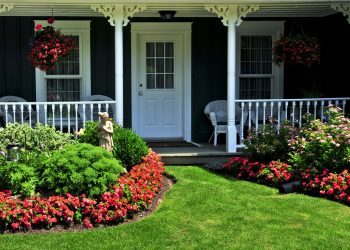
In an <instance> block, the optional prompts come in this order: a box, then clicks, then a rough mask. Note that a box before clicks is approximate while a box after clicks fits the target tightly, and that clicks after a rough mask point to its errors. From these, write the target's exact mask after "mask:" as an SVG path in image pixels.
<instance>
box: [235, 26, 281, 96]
mask: <svg viewBox="0 0 350 250" xmlns="http://www.w3.org/2000/svg"><path fill="white" fill-rule="evenodd" d="M283 31H284V22H283V21H244V22H242V24H241V25H240V26H238V28H237V40H238V41H237V52H238V57H237V60H238V61H237V68H236V70H237V73H238V74H237V77H238V79H239V76H240V72H241V71H240V57H241V56H240V53H241V39H240V37H241V36H242V35H252V36H256V35H270V36H272V42H274V41H276V40H278V39H279V38H280V36H281V34H283ZM283 76H284V68H283V66H277V65H276V64H273V65H272V86H271V89H272V93H271V99H274V98H283V87H284V80H283V78H284V77H283ZM236 98H239V81H237V86H236Z"/></svg>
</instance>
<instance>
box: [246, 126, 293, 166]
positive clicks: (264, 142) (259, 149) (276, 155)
mask: <svg viewBox="0 0 350 250" xmlns="http://www.w3.org/2000/svg"><path fill="white" fill-rule="evenodd" d="M295 132H296V129H295V128H293V127H291V126H290V125H289V124H288V123H285V124H282V125H281V127H280V130H279V131H278V130H277V128H276V124H274V123H273V121H272V122H271V123H269V124H267V125H266V126H265V128H264V129H263V130H261V131H255V130H251V131H250V132H249V137H248V139H247V140H245V141H244V144H245V145H246V149H245V154H246V155H247V156H248V157H249V159H250V160H251V161H258V162H265V163H267V162H270V161H272V160H281V161H285V160H286V159H287V158H288V153H289V151H290V148H289V147H288V140H289V139H290V138H291V137H292V135H293V134H294V133H295Z"/></svg>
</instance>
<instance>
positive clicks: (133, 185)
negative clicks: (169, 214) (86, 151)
mask: <svg viewBox="0 0 350 250" xmlns="http://www.w3.org/2000/svg"><path fill="white" fill-rule="evenodd" d="M164 170H165V169H164V167H163V163H162V162H161V161H160V157H159V156H158V155H157V154H156V153H154V152H152V151H150V152H149V154H148V155H147V156H145V157H144V158H143V162H142V163H141V164H139V165H136V166H134V167H133V168H132V170H131V171H130V172H129V173H126V174H125V175H123V176H122V177H121V178H120V179H119V180H118V181H117V183H116V184H115V186H114V191H113V192H106V193H104V194H103V195H101V197H100V198H99V199H91V198H87V197H86V196H85V195H84V194H82V195H80V196H72V195H70V194H66V195H60V196H51V197H48V198H42V197H38V196H36V197H31V198H26V199H24V200H22V199H19V198H17V197H15V196H11V191H9V190H4V191H2V192H0V230H1V231H3V232H4V231H19V230H23V231H26V230H29V229H32V228H50V227H52V226H55V225H64V226H67V227H68V226H71V225H73V224H82V223H83V225H84V226H85V227H86V228H92V227H93V226H95V225H99V224H112V223H118V222H121V221H123V220H124V219H125V218H127V217H128V216H131V215H132V214H133V213H135V212H136V211H139V210H141V209H145V208H147V207H148V205H149V204H151V203H152V199H153V197H154V196H155V194H156V193H157V192H158V191H159V189H160V188H161V186H162V184H161V181H162V178H163V175H162V174H163V172H164Z"/></svg>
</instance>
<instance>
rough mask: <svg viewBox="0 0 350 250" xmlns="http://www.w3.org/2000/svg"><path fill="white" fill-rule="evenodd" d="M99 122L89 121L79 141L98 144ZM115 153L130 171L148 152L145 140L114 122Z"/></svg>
mask: <svg viewBox="0 0 350 250" xmlns="http://www.w3.org/2000/svg"><path fill="white" fill-rule="evenodd" d="M98 126H99V122H98V121H97V122H87V123H86V125H85V129H84V130H83V133H82V135H81V136H80V137H79V139H78V140H79V142H83V143H90V144H92V145H98V144H99V142H98V137H97V132H96V131H97V127H98ZM113 142H114V147H113V155H114V157H116V158H117V159H119V160H120V161H121V162H122V163H123V165H124V166H125V167H126V169H127V170H128V171H129V170H130V169H131V168H132V167H133V166H135V165H137V164H139V163H141V162H142V157H143V156H145V155H147V154H148V151H149V150H148V147H147V145H146V143H145V142H144V140H143V139H142V138H141V137H140V136H139V135H137V134H136V133H135V132H133V131H132V130H131V129H128V128H123V127H121V126H119V125H117V124H115V123H113Z"/></svg>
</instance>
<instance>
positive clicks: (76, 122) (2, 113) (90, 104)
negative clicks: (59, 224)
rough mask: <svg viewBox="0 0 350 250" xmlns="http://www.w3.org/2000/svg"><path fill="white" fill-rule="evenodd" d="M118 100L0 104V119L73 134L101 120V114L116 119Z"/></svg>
mask: <svg viewBox="0 0 350 250" xmlns="http://www.w3.org/2000/svg"><path fill="white" fill-rule="evenodd" d="M115 110H116V101H77V102H0V119H1V120H2V122H3V123H4V125H5V126H6V125H7V124H8V123H13V122H18V123H21V124H23V123H29V124H31V125H35V124H36V123H38V122H39V123H42V124H49V125H51V126H53V127H56V128H57V129H59V130H61V131H67V132H74V131H77V130H79V129H80V128H84V127H85V124H86V122H87V121H97V120H99V116H98V112H108V113H109V115H110V117H112V118H114V119H115V118H116V116H115V113H114V112H115Z"/></svg>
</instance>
